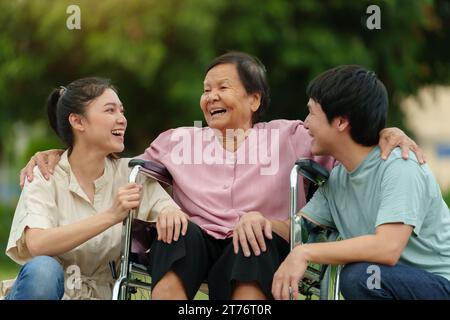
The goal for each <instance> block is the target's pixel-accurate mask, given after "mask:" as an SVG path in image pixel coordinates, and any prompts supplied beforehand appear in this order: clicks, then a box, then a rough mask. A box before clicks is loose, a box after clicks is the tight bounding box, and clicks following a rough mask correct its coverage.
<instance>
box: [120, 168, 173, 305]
mask: <svg viewBox="0 0 450 320" xmlns="http://www.w3.org/2000/svg"><path fill="white" fill-rule="evenodd" d="M128 166H129V167H132V169H131V173H130V176H129V178H128V182H136V180H137V178H138V176H139V174H140V173H142V174H144V176H146V177H151V178H154V179H156V180H158V181H160V182H162V183H164V184H166V185H170V184H171V181H172V177H171V175H170V173H169V172H168V171H167V169H165V168H164V167H163V166H162V165H160V164H158V163H156V162H153V161H144V160H139V159H133V160H130V162H129V163H128ZM135 212H136V210H135V209H132V210H130V211H129V213H128V216H127V218H126V219H125V220H124V221H123V228H122V250H121V255H120V275H119V278H118V279H117V280H116V282H115V284H114V288H113V295H112V299H113V300H127V299H129V298H130V296H131V294H132V293H133V292H131V290H136V289H142V290H148V291H149V292H151V283H147V282H144V281H142V280H139V279H133V278H132V276H133V275H134V274H137V275H140V276H150V274H149V273H148V271H147V267H146V266H143V265H140V264H138V263H135V262H133V261H131V259H130V253H131V247H132V241H133V238H132V229H133V228H132V227H133V221H134V216H135ZM142 223H146V224H148V225H151V224H152V223H150V222H142ZM111 272H112V273H113V277H114V278H116V277H115V267H114V266H111Z"/></svg>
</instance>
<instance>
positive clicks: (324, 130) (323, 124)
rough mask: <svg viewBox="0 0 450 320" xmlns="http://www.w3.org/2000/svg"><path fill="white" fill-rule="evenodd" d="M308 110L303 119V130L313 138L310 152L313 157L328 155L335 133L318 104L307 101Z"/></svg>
mask: <svg viewBox="0 0 450 320" xmlns="http://www.w3.org/2000/svg"><path fill="white" fill-rule="evenodd" d="M308 109H309V114H308V116H307V117H306V119H305V128H306V129H307V130H308V133H309V135H310V136H311V137H312V138H313V140H312V144H311V152H312V153H313V154H314V155H328V154H330V150H331V148H330V147H331V146H332V145H333V138H334V137H335V136H336V134H337V132H336V131H335V130H334V129H333V126H332V125H331V124H330V123H328V119H327V116H326V114H325V113H324V112H323V110H322V106H321V105H320V104H319V103H317V102H316V101H314V100H313V99H309V101H308Z"/></svg>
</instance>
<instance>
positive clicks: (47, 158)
mask: <svg viewBox="0 0 450 320" xmlns="http://www.w3.org/2000/svg"><path fill="white" fill-rule="evenodd" d="M63 153H64V150H59V149H52V150H47V151H42V152H36V153H35V154H34V156H32V157H31V159H30V161H28V163H27V165H26V166H25V167H24V168H23V169H22V170H20V187H21V188H23V185H24V184H25V178H27V179H28V181H29V182H31V181H32V180H33V169H34V167H35V166H36V165H37V166H38V167H39V170H40V171H41V173H42V175H43V176H44V178H45V179H47V180H48V179H49V178H50V175H51V174H53V169H55V167H56V165H57V164H58V162H59V160H60V159H61V155H62V154H63Z"/></svg>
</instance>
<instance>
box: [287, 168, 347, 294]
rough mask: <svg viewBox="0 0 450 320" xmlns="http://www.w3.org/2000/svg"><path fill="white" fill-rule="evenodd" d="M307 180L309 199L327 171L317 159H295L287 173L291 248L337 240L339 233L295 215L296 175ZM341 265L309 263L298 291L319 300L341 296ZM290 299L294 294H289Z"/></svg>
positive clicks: (296, 209) (325, 176) (321, 182)
mask: <svg viewBox="0 0 450 320" xmlns="http://www.w3.org/2000/svg"><path fill="white" fill-rule="evenodd" d="M299 174H300V175H301V176H303V177H304V178H306V179H307V180H309V183H310V186H309V189H308V194H307V196H306V199H307V201H308V200H309V199H311V197H312V195H313V194H314V192H315V191H316V190H317V188H318V187H320V186H321V185H322V184H324V183H325V182H326V180H327V179H328V177H329V173H328V171H327V170H326V169H324V168H323V167H321V166H320V165H319V164H318V163H316V162H314V161H313V160H311V159H299V160H297V161H296V162H295V165H294V167H293V168H292V170H291V174H290V192H289V201H290V205H289V211H290V213H289V222H290V247H291V251H292V249H293V248H294V247H295V246H296V245H298V244H301V243H311V242H324V241H336V240H339V234H338V232H337V231H336V230H334V229H325V228H322V227H320V226H317V225H315V224H313V223H312V222H310V221H308V220H306V219H305V218H301V217H299V216H298V215H297V212H298V208H297V194H298V193H297V189H298V175H299ZM341 270H342V266H341V265H317V264H312V263H310V264H309V265H308V267H307V269H306V272H305V275H304V277H303V279H302V280H301V281H300V283H299V293H300V294H302V295H304V296H305V297H306V299H307V300H308V299H311V298H312V296H316V297H318V298H319V299H320V300H340V298H341V295H340V290H339V275H340V272H341ZM290 299H291V300H293V299H294V297H293V296H292V295H291V296H290Z"/></svg>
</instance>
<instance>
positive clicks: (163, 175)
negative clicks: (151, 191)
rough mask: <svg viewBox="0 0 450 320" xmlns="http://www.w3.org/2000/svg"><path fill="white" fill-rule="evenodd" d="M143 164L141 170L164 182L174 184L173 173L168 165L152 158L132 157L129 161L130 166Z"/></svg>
mask: <svg viewBox="0 0 450 320" xmlns="http://www.w3.org/2000/svg"><path fill="white" fill-rule="evenodd" d="M137 165H139V166H141V168H140V170H139V171H140V172H142V173H144V174H145V175H147V176H149V177H152V178H154V179H156V180H158V181H160V182H162V183H164V184H167V185H172V175H171V174H170V172H169V171H168V170H167V169H166V167H165V166H164V165H162V164H160V163H158V162H155V161H152V160H142V159H131V160H130V162H128V166H129V167H131V168H132V167H135V166H137Z"/></svg>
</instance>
